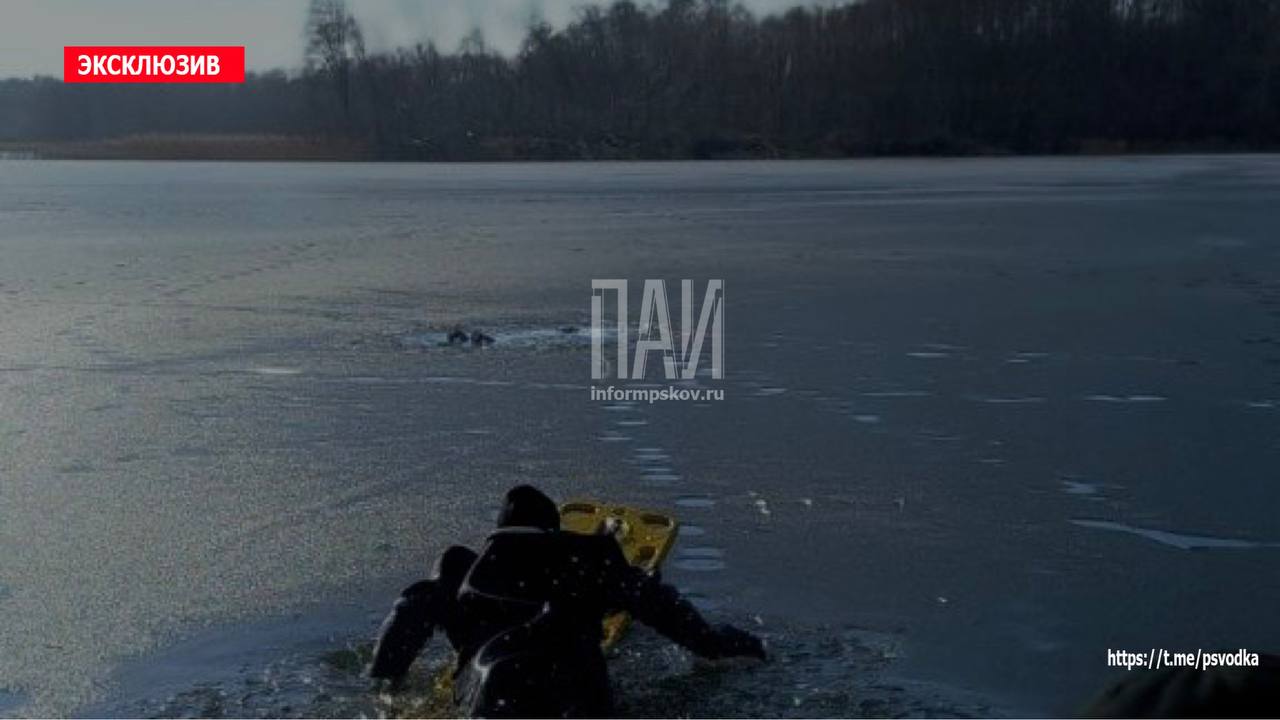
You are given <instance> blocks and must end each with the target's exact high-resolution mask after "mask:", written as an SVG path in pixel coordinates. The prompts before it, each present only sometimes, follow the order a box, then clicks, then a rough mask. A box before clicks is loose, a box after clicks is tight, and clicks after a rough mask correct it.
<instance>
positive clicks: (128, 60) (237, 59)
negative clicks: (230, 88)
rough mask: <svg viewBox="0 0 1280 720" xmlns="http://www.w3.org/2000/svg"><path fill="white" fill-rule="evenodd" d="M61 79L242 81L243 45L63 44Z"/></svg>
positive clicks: (190, 81) (159, 81) (164, 81)
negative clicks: (142, 45)
mask: <svg viewBox="0 0 1280 720" xmlns="http://www.w3.org/2000/svg"><path fill="white" fill-rule="evenodd" d="M62 80H63V82H69V83H242V82H244V47H243V46H240V47H231V46H215V47H85V46H72V47H64V48H63V49H62Z"/></svg>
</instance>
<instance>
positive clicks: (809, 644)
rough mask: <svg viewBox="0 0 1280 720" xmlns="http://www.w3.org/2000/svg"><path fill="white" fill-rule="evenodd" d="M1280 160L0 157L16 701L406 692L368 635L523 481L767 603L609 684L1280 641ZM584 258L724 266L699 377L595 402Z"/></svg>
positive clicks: (1035, 697) (905, 675)
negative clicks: (745, 651) (603, 502)
mask: <svg viewBox="0 0 1280 720" xmlns="http://www.w3.org/2000/svg"><path fill="white" fill-rule="evenodd" d="M1278 189H1280V162H1277V161H1276V160H1273V159H1271V158H1267V157H1221V158H1193V157H1186V158H1178V157H1172V158H1120V159H1081V160H1043V159H1029V160H973V161H968V160H966V161H883V162H880V161H877V162H848V163H742V164H719V163H708V164H652V165H647V164H646V165H612V164H591V165H521V166H502V165H492V166H489V165H475V166H362V165H336V166H335V165H293V166H291V165H274V164H251V165H228V164H182V163H173V164H164V163H160V164H134V163H94V164H80V163H28V162H4V163H0V257H2V258H3V261H2V262H0V318H2V320H0V409H3V413H0V557H3V558H5V560H4V561H3V562H0V690H2V691H3V692H2V693H0V712H3V713H16V712H27V713H38V714H44V713H66V712H82V713H94V712H97V713H106V714H124V715H127V714H164V715H168V714H183V715H219V714H221V715H228V716H233V715H248V716H255V715H271V714H282V715H345V714H353V713H359V712H369V713H372V712H390V713H393V714H394V713H396V712H397V708H398V707H403V706H402V705H396V703H403V702H412V699H410V700H404V699H392V700H390V701H387V702H389V703H390V704H386V703H384V701H383V700H382V699H380V698H379V697H377V696H376V695H374V694H371V693H369V692H368V691H367V689H366V688H365V686H364V684H363V683H362V682H361V681H360V680H359V678H358V673H356V672H355V669H354V668H355V667H356V665H358V663H357V662H354V661H353V660H352V658H356V657H358V651H359V650H360V648H361V647H362V643H366V642H367V639H368V638H369V636H370V634H371V633H372V631H373V629H374V627H375V626H376V622H377V619H378V618H379V617H380V615H381V613H382V612H383V611H384V610H385V608H386V606H387V604H388V603H389V602H390V599H391V596H392V595H393V594H394V592H395V591H396V590H397V589H398V588H399V587H400V586H402V585H405V584H407V583H408V582H410V581H412V580H413V579H415V578H416V577H418V576H419V575H421V574H422V573H423V572H424V569H425V567H426V566H428V565H429V564H430V562H431V559H432V558H433V556H434V554H435V553H437V552H439V551H440V550H441V549H443V548H444V547H445V546H446V545H447V544H449V543H451V542H455V541H463V542H472V543H474V542H477V541H478V540H479V539H480V538H481V537H482V536H483V534H484V532H485V530H486V528H487V527H488V524H489V523H490V521H491V517H492V513H493V511H494V509H495V507H496V503H497V498H498V497H499V496H500V493H501V492H502V490H504V489H505V488H506V487H508V486H510V485H512V484H515V483H518V482H533V483H537V484H539V485H542V486H544V487H545V488H546V489H547V490H549V491H551V492H553V493H554V494H556V495H558V496H559V497H570V496H594V497H608V498H616V499H619V500H624V501H629V502H634V503H637V504H643V505H647V506H651V507H656V508H661V509H664V510H667V511H669V512H673V513H675V514H676V515H677V516H679V517H680V519H681V520H682V521H683V522H684V523H685V524H686V525H685V530H684V532H683V534H682V537H681V540H680V546H679V547H678V548H677V551H676V553H675V554H674V555H673V557H672V559H671V561H670V563H669V577H670V579H671V580H672V581H673V582H675V583H677V584H678V585H679V586H680V587H681V588H682V589H684V590H685V591H686V592H688V593H689V594H690V595H691V596H692V597H694V598H695V599H696V600H697V602H698V603H699V604H700V605H702V606H703V607H704V609H706V610H707V611H708V612H709V613H710V614H712V615H715V616H717V617H720V618H725V619H730V620H734V621H737V622H740V623H742V624H748V625H752V626H754V627H756V628H757V629H758V630H759V631H760V632H762V633H764V634H765V635H767V636H768V637H769V639H770V642H771V644H772V646H773V647H774V649H775V659H774V661H773V662H771V663H769V664H768V665H765V666H732V667H725V668H719V667H709V666H701V665H696V664H693V663H691V661H689V659H688V658H687V657H685V656H684V655H682V654H680V653H678V652H676V651H674V650H671V649H669V648H668V647H667V646H666V645H664V644H663V643H661V642H659V641H657V640H656V639H655V638H653V637H652V636H649V635H645V634H640V635H637V637H636V638H635V642H634V645H631V646H628V649H627V651H626V653H624V656H623V657H621V658H619V659H618V660H617V661H616V662H615V677H616V678H617V679H618V682H619V684H620V686H621V688H622V690H621V696H622V698H623V705H624V707H625V708H627V709H629V710H630V711H632V712H634V713H636V714H690V715H754V714H762V715H783V714H794V715H884V714H910V715H915V714H938V715H965V714H988V713H1019V714H1021V713H1031V714H1038V713H1064V712H1069V711H1071V710H1072V709H1074V708H1076V707H1078V706H1079V705H1080V704H1081V703H1082V702H1083V701H1084V700H1085V699H1086V698H1087V697H1088V696H1089V695H1090V694H1091V693H1092V692H1094V691H1095V690H1096V689H1097V688H1098V687H1099V686H1100V685H1101V684H1102V683H1103V681H1104V680H1106V679H1107V678H1109V677H1112V676H1113V675H1114V671H1112V670H1109V669H1108V668H1106V666H1105V658H1106V650H1107V649H1119V648H1149V647H1152V646H1155V647H1165V648H1169V649H1171V650H1185V649H1191V650H1194V649H1196V648H1201V647H1203V648H1205V649H1210V648H1232V649H1234V648H1236V647H1246V648H1249V649H1251V650H1254V649H1257V650H1266V649H1271V650H1274V649H1275V648H1276V647H1280V624H1278V623H1277V621H1276V619H1275V615H1274V613H1273V612H1272V611H1271V609H1272V608H1273V607H1274V605H1275V602H1276V600H1277V599H1280V580H1278V579H1277V578H1280V574H1277V572H1276V569H1277V562H1280V550H1277V549H1276V542H1277V541H1280V531H1277V530H1276V527H1275V523H1274V507H1275V504H1276V502H1277V499H1278V498H1277V494H1276V489H1275V486H1274V483H1273V482H1272V481H1271V480H1272V477H1271V476H1272V474H1273V473H1272V469H1273V468H1274V467H1275V466H1276V460H1277V453H1280V415H1278V414H1277V413H1278V412H1280V385H1278V384H1277V383H1278V381H1280V374H1278V373H1280V245H1277V237H1280V234H1278V233H1277V232H1276V231H1277V224H1278V223H1277V220H1278V218H1277V211H1276V210H1275V197H1276V196H1277V190H1278ZM613 277H626V278H630V279H632V280H633V281H635V282H636V283H639V281H640V280H643V279H645V278H651V277H652V278H656V277H661V278H666V279H667V280H668V281H669V282H674V281H677V280H679V279H681V278H686V277H688V278H696V279H698V280H699V282H701V281H702V280H705V279H707V278H723V279H725V281H726V308H727V309H726V317H727V331H726V342H727V349H726V365H727V367H728V374H727V377H726V379H725V380H724V381H723V382H722V383H713V381H710V380H707V379H702V378H700V379H699V380H698V381H697V382H698V383H699V384H703V385H707V386H711V385H713V384H714V385H715V386H716V387H721V388H723V389H724V390H725V393H726V399H725V400H724V401H723V402H711V403H694V404H681V403H657V404H653V405H648V404H643V403H602V402H592V401H591V400H590V398H589V395H588V391H587V387H588V386H589V385H590V382H591V381H590V376H589V371H588V362H589V349H588V348H587V346H586V344H584V343H583V342H581V339H580V338H579V339H571V338H566V337H563V336H562V334H561V333H559V332H558V331H559V329H560V328H562V327H565V326H568V325H573V326H576V327H583V326H585V325H586V324H588V323H589V317H590V316H589V313H590V305H589V302H590V280H591V279H592V278H613ZM455 323H465V324H466V325H467V326H468V327H480V328H483V329H485V330H486V331H489V332H490V333H492V334H494V335H495V336H496V337H497V338H498V340H499V342H498V344H496V345H494V346H493V347H492V348H489V349H484V350H481V349H477V350H472V349H470V348H447V347H443V348H442V347H439V345H438V339H439V337H441V336H442V335H443V334H444V333H445V332H447V330H448V329H449V328H450V327H452V326H453V325H454V324H455ZM344 653H345V654H344ZM434 657H435V659H437V660H439V659H442V658H441V656H439V655H437V656H434ZM50 668H56V669H57V671H56V672H50V670H49V669H50ZM379 703H384V704H383V705H379ZM286 706H287V707H286Z"/></svg>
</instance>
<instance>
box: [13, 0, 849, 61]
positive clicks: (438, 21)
mask: <svg viewBox="0 0 1280 720" xmlns="http://www.w3.org/2000/svg"><path fill="white" fill-rule="evenodd" d="M823 1H824V2H830V0H823ZM659 2H665V0H659ZM307 3H308V0H3V2H0V77H13V76H28V75H32V74H37V73H40V74H47V75H54V76H57V77H61V76H62V46H64V45H131V44H132V45H244V46H245V47H246V48H247V50H246V54H247V56H248V58H247V59H248V63H249V68H250V69H251V70H264V69H270V68H279V67H284V68H292V67H297V66H298V65H300V64H301V58H302V46H303V39H302V24H303V19H304V17H305V15H306V9H307ZM584 4H590V2H589V0H348V5H349V6H350V7H351V11H352V13H353V14H354V15H355V16H356V18H357V19H358V20H359V21H360V23H361V25H362V27H363V28H364V31H365V37H366V42H367V43H368V44H369V46H370V47H371V48H387V47H394V46H400V45H405V46H407V45H412V44H414V43H416V42H419V41H421V40H423V39H430V40H433V41H434V42H435V43H436V44H437V45H438V46H440V47H441V48H445V49H453V48H454V47H456V46H457V43H458V40H459V39H460V38H461V37H462V36H463V35H465V34H466V33H467V32H468V31H470V30H471V29H472V28H476V27H479V28H480V29H481V30H483V31H484V34H485V39H486V40H487V41H488V42H489V45H490V46H493V47H496V48H499V49H501V50H504V51H508V52H509V51H512V50H514V49H516V48H517V47H518V46H519V43H520V39H521V37H522V36H523V29H524V27H525V25H526V24H527V21H528V19H529V18H530V17H531V16H532V15H535V14H539V15H541V17H543V18H545V19H546V20H547V21H548V22H550V23H552V24H553V25H556V26H561V25H563V24H564V23H566V22H568V21H569V20H570V19H572V17H573V14H574V10H575V8H578V7H580V6H582V5H584ZM642 4H643V3H642ZM743 4H745V5H746V6H747V7H749V8H751V9H752V10H754V11H756V12H759V13H763V12H773V11H777V10H781V9H785V8H786V7H789V6H791V5H796V4H800V3H799V0H743Z"/></svg>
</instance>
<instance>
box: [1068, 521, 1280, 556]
mask: <svg viewBox="0 0 1280 720" xmlns="http://www.w3.org/2000/svg"><path fill="white" fill-rule="evenodd" d="M1071 523H1072V524H1073V525H1078V526H1080V527H1085V528H1092V529H1095V530H1108V531H1111V532H1121V533H1128V534H1130V535H1137V536H1139V537H1144V538H1146V539H1148V540H1154V541H1155V542H1158V543H1160V544H1161V545H1168V546H1169V547H1175V548H1178V549H1179V550H1254V549H1259V548H1280V543H1277V542H1257V541H1253V540H1238V539H1233V538H1219V537H1212V536H1209V535H1186V534H1183V533H1176V532H1170V531H1168V530H1154V529H1151V528H1141V527H1134V526H1133V525H1126V524H1124V523H1118V522H1111V521H1109V520H1072V521H1071Z"/></svg>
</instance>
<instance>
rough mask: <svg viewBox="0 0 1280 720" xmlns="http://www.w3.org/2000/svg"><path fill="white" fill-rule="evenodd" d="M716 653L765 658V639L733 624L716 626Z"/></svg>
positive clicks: (718, 654) (726, 655)
mask: <svg viewBox="0 0 1280 720" xmlns="http://www.w3.org/2000/svg"><path fill="white" fill-rule="evenodd" d="M714 644H715V649H716V655H717V656H718V657H722V658H731V657H749V658H756V659H758V660H764V659H765V650H764V641H762V640H761V639H760V638H758V637H756V636H755V635H752V634H751V633H749V632H747V631H745V630H739V629H738V628H736V627H733V626H732V625H717V626H716V627H715V643H714Z"/></svg>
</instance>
